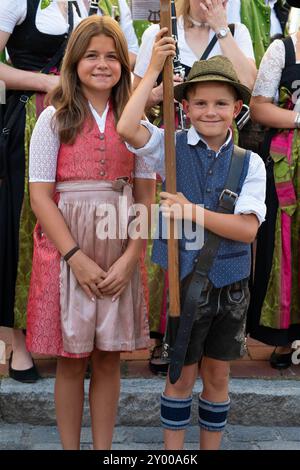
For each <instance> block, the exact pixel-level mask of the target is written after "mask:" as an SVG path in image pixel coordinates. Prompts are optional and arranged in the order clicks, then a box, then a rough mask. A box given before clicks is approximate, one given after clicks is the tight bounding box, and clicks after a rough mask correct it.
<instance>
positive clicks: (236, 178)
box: [169, 146, 246, 384]
mask: <svg viewBox="0 0 300 470" xmlns="http://www.w3.org/2000/svg"><path fill="white" fill-rule="evenodd" d="M245 156H246V150H244V149H241V148H240V147H237V146H234V149H233V153H232V156H231V163H230V169H229V173H228V177H227V182H226V186H225V189H224V190H223V191H222V193H221V195H220V198H219V205H218V208H217V211H216V212H219V213H221V214H232V213H233V209H234V205H235V202H236V200H237V198H238V195H237V190H238V186H239V182H240V179H241V174H242V170H243V166H244V161H245ZM221 240H222V238H221V237H219V236H218V235H216V234H215V233H212V232H209V234H208V237H207V241H206V243H205V244H204V246H203V248H202V250H201V252H200V255H199V258H198V261H197V264H196V267H195V269H194V271H193V274H192V277H191V281H190V284H189V287H188V289H187V294H186V297H185V301H184V304H183V308H182V312H181V315H180V321H179V327H178V331H177V335H176V340H175V344H174V348H173V350H172V349H171V362H170V367H169V378H170V382H171V383H172V384H174V383H175V382H177V380H178V379H179V377H180V375H181V370H182V367H183V365H184V359H185V356H186V352H187V348H188V344H189V340H190V335H191V331H192V327H193V323H194V318H195V312H196V307H197V304H198V302H199V299H200V296H201V292H202V289H203V286H204V283H205V281H206V279H207V275H208V273H209V271H210V269H211V267H212V264H213V262H214V258H215V256H216V254H217V251H218V248H219V245H220V242H221Z"/></svg>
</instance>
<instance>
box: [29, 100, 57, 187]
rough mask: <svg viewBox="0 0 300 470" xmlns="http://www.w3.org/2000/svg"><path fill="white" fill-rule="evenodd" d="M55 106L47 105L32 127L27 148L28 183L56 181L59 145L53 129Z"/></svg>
mask: <svg viewBox="0 0 300 470" xmlns="http://www.w3.org/2000/svg"><path fill="white" fill-rule="evenodd" d="M54 113H55V108H54V107H53V106H49V107H48V108H46V109H45V110H44V111H43V112H42V113H41V115H40V117H39V119H38V120H37V123H36V125H35V127H34V129H33V133H32V136H31V140H30V149H29V181H30V183H38V182H44V183H54V182H55V181H56V165H57V155H58V151H59V147H60V141H59V137H58V133H57V132H56V131H55V130H54V129H53V124H52V117H53V115H54Z"/></svg>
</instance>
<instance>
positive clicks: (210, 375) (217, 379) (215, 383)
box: [201, 367, 229, 392]
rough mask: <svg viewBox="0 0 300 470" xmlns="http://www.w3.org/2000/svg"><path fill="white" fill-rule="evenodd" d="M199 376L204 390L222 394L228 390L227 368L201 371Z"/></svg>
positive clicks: (210, 368)
mask: <svg viewBox="0 0 300 470" xmlns="http://www.w3.org/2000/svg"><path fill="white" fill-rule="evenodd" d="M201 376H202V381H203V386H204V388H206V389H210V390H215V391H219V392H222V391H224V390H227V388H228V382H229V367H228V368H227V367H224V368H220V367H216V368H214V367H209V368H206V369H205V370H203V371H202V370H201Z"/></svg>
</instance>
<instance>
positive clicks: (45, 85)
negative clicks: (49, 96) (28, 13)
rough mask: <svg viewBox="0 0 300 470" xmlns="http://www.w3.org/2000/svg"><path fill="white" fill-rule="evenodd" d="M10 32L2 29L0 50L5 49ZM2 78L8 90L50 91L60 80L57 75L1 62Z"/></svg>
mask: <svg viewBox="0 0 300 470" xmlns="http://www.w3.org/2000/svg"><path fill="white" fill-rule="evenodd" d="M9 36H10V33H6V32H4V31H0V51H4V49H5V46H6V44H7V41H8V39H9ZM0 80H2V81H3V82H4V83H5V86H6V88H7V89H8V90H32V91H40V92H45V93H48V92H49V91H51V90H52V89H53V88H54V87H55V86H56V85H57V84H58V81H59V77H58V76H56V75H46V74H43V73H35V72H28V71H26V70H20V69H16V68H14V67H12V66H10V65H7V64H3V63H1V62H0Z"/></svg>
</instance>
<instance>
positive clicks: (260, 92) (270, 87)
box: [252, 33, 299, 100]
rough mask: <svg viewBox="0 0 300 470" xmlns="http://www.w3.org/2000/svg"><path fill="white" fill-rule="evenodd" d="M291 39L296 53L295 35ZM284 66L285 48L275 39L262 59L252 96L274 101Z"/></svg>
mask: <svg viewBox="0 0 300 470" xmlns="http://www.w3.org/2000/svg"><path fill="white" fill-rule="evenodd" d="M291 38H292V40H293V43H294V47H295V53H296V43H297V33H295V34H292V35H291ZM297 63H299V62H297ZM284 66H285V47H284V44H283V42H282V41H281V40H280V39H276V40H275V41H273V42H272V43H271V44H270V46H269V47H268V49H267V51H266V53H265V55H264V56H263V58H262V61H261V63H260V67H259V70H258V74H257V78H256V82H255V85H254V89H253V92H252V95H253V96H264V97H265V98H273V99H274V100H275V98H276V96H277V91H278V88H279V83H280V80H281V74H282V71H283V69H284Z"/></svg>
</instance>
